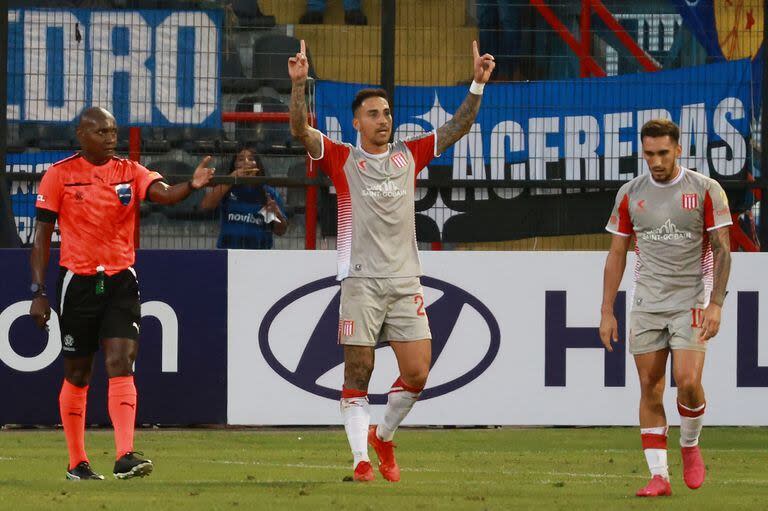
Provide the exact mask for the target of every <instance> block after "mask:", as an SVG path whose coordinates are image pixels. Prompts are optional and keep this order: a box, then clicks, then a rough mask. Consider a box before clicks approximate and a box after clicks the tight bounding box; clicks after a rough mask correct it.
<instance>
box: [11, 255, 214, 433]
mask: <svg viewBox="0 0 768 511" xmlns="http://www.w3.org/2000/svg"><path fill="white" fill-rule="evenodd" d="M134 268H135V270H136V273H137V275H138V279H139V289H140V292H141V313H142V321H141V325H140V330H141V337H140V341H139V356H138V359H137V360H136V367H135V374H136V387H137V389H138V393H139V402H138V403H139V404H138V409H137V422H138V423H139V424H179V425H189V424H223V423H225V422H226V420H227V403H226V400H227V379H226V371H227V369H226V365H227V319H226V318H227V257H226V253H225V252H216V251H200V252H195V251H187V250H145V251H140V252H139V254H138V256H137V259H136V264H135V265H134ZM0 275H2V280H0V386H2V388H4V389H13V390H11V391H9V392H7V393H6V398H5V399H4V400H3V406H2V407H1V408H0V424H59V423H61V419H60V418H59V405H58V395H59V391H60V389H61V382H62V378H63V376H64V370H63V364H62V360H61V354H60V353H61V331H60V329H59V325H58V321H57V318H58V316H57V315H56V311H57V310H58V299H57V298H56V286H57V279H58V276H59V271H58V250H53V251H52V254H51V262H50V265H49V268H48V272H47V287H48V289H49V295H50V300H51V305H52V307H53V313H52V318H51V320H50V321H49V322H48V325H49V332H48V333H47V334H46V333H45V332H43V331H41V330H39V329H38V328H37V327H36V326H35V325H34V323H33V322H32V318H31V317H30V316H29V315H28V314H29V306H30V303H31V302H30V300H31V298H30V292H29V284H30V277H29V275H30V269H29V250H26V249H19V250H8V249H5V250H0ZM86 420H87V423H88V424H109V416H108V414H107V378H106V374H105V372H104V363H103V358H102V355H101V354H100V353H99V354H97V357H96V363H95V366H94V374H93V378H92V381H91V386H90V389H89V398H88V416H87V418H86Z"/></svg>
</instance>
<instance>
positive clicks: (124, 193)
mask: <svg viewBox="0 0 768 511" xmlns="http://www.w3.org/2000/svg"><path fill="white" fill-rule="evenodd" d="M115 193H116V194H117V198H118V199H120V204H122V205H123V206H127V205H128V204H130V203H131V196H132V195H133V190H132V189H131V185H130V184H128V183H123V184H119V185H115Z"/></svg>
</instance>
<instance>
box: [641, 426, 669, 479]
mask: <svg viewBox="0 0 768 511" xmlns="http://www.w3.org/2000/svg"><path fill="white" fill-rule="evenodd" d="M668 429H669V428H668V427H667V426H659V427H656V428H641V429H640V438H641V439H642V441H643V453H644V454H645V461H646V462H648V470H650V471H651V475H652V476H661V477H663V478H664V479H669V465H668V464H667V431H668Z"/></svg>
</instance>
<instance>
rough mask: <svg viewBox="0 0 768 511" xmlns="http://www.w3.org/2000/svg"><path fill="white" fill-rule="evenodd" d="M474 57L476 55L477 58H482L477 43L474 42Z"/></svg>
mask: <svg viewBox="0 0 768 511" xmlns="http://www.w3.org/2000/svg"><path fill="white" fill-rule="evenodd" d="M472 55H474V57H475V58H479V57H480V50H479V49H478V48H477V41H472Z"/></svg>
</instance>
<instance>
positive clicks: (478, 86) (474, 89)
mask: <svg viewBox="0 0 768 511" xmlns="http://www.w3.org/2000/svg"><path fill="white" fill-rule="evenodd" d="M484 88H485V84H484V83H477V82H476V81H474V80H472V85H470V86H469V92H471V93H472V94H476V95H478V96H482V95H483V89H484Z"/></svg>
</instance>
